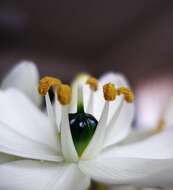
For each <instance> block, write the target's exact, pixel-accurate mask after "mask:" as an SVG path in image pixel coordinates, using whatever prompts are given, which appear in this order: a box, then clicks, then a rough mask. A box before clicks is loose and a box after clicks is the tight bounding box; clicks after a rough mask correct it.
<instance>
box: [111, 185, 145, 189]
mask: <svg viewBox="0 0 173 190" xmlns="http://www.w3.org/2000/svg"><path fill="white" fill-rule="evenodd" d="M138 189H139V188H135V187H133V186H130V185H114V186H110V190H138ZM140 190H144V189H143V188H142V189H140Z"/></svg>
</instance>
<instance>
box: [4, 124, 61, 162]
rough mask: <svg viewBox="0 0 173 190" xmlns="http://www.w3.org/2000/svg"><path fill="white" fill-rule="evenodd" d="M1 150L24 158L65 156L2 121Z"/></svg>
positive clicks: (40, 158) (53, 159) (58, 157)
mask: <svg viewBox="0 0 173 190" xmlns="http://www.w3.org/2000/svg"><path fill="white" fill-rule="evenodd" d="M0 131H1V132H0V152H3V153H7V154H11V155H12V156H20V157H24V158H31V159H39V160H47V161H62V160H63V158H62V157H61V156H58V155H57V152H56V151H55V150H53V149H51V147H49V146H48V145H46V144H41V143H39V142H37V141H34V140H32V139H30V138H28V137H26V136H23V135H21V134H20V133H18V132H16V131H15V130H14V129H12V128H10V126H8V125H5V124H4V123H2V122H0Z"/></svg>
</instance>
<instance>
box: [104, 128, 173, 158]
mask: <svg viewBox="0 0 173 190" xmlns="http://www.w3.org/2000/svg"><path fill="white" fill-rule="evenodd" d="M172 145H173V128H169V129H167V130H165V131H163V132H161V133H159V134H156V135H153V136H151V137H149V138H146V139H145V140H142V141H137V142H134V143H131V144H129V145H124V146H123V145H122V146H121V145H120V146H116V145H115V146H110V147H109V148H107V149H105V151H104V152H103V155H105V156H109V155H110V156H111V155H112V154H113V155H115V156H118V157H137V158H147V159H148V158H150V159H166V158H167V159H168V158H173V149H172V148H171V147H172Z"/></svg>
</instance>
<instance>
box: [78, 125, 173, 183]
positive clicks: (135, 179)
mask: <svg viewBox="0 0 173 190" xmlns="http://www.w3.org/2000/svg"><path fill="white" fill-rule="evenodd" d="M172 144H173V129H172V128H169V129H168V130H166V131H164V132H162V133H160V134H157V135H154V136H152V137H151V138H148V139H147V140H145V141H141V142H139V143H134V144H130V145H126V146H119V147H118V146H112V147H110V148H108V149H107V150H105V151H103V152H102V153H101V154H100V155H99V157H98V158H97V159H95V160H90V161H83V162H82V161H81V163H80V165H79V166H80V169H81V170H82V171H83V172H84V173H86V175H89V176H91V177H92V178H93V179H95V180H99V181H102V182H105V183H114V184H130V185H145V186H146V185H147V186H171V185H173V149H172Z"/></svg>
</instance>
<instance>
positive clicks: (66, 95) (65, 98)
mask: <svg viewBox="0 0 173 190" xmlns="http://www.w3.org/2000/svg"><path fill="white" fill-rule="evenodd" d="M57 93H58V100H59V102H60V103H61V104H62V105H68V104H70V102H71V98H72V90H71V87H70V86H69V85H66V84H61V85H60V87H59V89H58V91H57Z"/></svg>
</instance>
